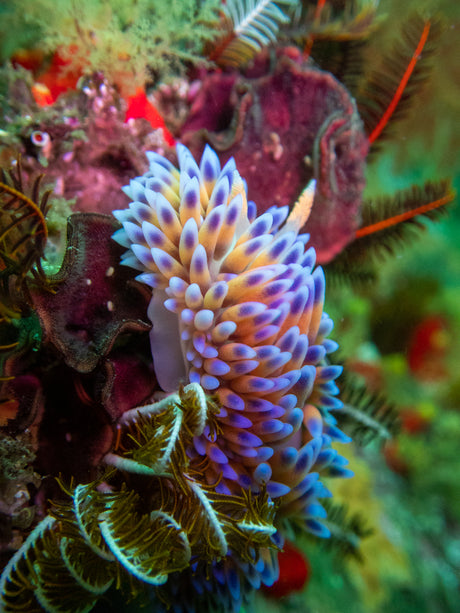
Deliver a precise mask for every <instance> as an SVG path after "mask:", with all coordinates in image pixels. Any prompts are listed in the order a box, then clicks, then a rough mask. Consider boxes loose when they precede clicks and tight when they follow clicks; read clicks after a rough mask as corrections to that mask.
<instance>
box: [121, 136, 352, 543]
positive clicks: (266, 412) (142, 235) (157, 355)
mask: <svg viewBox="0 0 460 613" xmlns="http://www.w3.org/2000/svg"><path fill="white" fill-rule="evenodd" d="M177 155H178V161H179V168H176V167H175V166H174V165H173V164H172V163H171V162H169V161H168V160H167V159H165V158H164V157H162V156H160V155H158V154H157V153H153V152H150V153H148V154H147V156H148V159H149V162H150V168H149V170H148V172H146V173H145V174H144V175H143V176H142V177H137V178H136V179H134V180H132V181H131V182H130V185H129V186H128V187H126V188H124V190H125V192H126V194H127V195H128V196H129V197H130V198H131V199H132V202H131V204H130V205H129V208H128V209H126V210H120V211H115V212H114V215H115V216H116V218H117V219H118V220H119V221H120V222H121V223H122V225H123V228H122V229H120V230H119V231H117V232H116V234H115V235H114V238H115V240H116V241H117V242H119V243H120V244H121V245H123V246H125V247H127V248H128V251H127V252H126V253H125V255H124V257H123V260H122V263H123V264H125V265H128V266H131V267H133V268H135V269H137V270H140V271H141V274H140V275H139V276H138V277H137V279H138V280H140V281H142V282H143V283H146V284H148V285H149V286H151V287H152V288H153V293H152V300H151V303H150V307H149V312H148V314H149V317H150V319H151V321H152V331H151V347H152V354H153V360H154V368H155V373H156V376H157V379H158V382H159V385H160V386H161V387H162V389H163V390H164V391H166V392H171V391H175V390H177V389H178V387H179V385H180V384H181V383H189V382H196V383H199V384H200V385H201V386H202V387H203V388H204V390H206V391H207V392H208V393H209V395H211V396H213V397H215V398H216V399H217V401H218V403H219V404H220V406H221V409H220V413H219V415H218V417H217V419H218V422H219V425H220V429H219V432H218V433H217V435H214V436H212V435H211V434H210V433H209V431H208V430H206V429H205V431H204V434H203V435H201V436H200V437H195V439H194V448H193V449H190V450H188V452H189V454H190V455H191V457H197V458H198V459H199V458H200V457H202V456H207V459H208V462H207V464H206V466H207V468H206V479H207V480H208V482H209V483H215V482H219V484H218V486H217V489H218V491H221V492H222V493H232V492H233V491H235V490H236V489H237V488H239V487H244V488H252V489H254V490H257V489H258V488H259V487H260V486H261V485H262V484H265V485H266V487H267V491H268V493H269V494H270V495H271V496H272V497H282V503H283V505H282V508H284V509H285V510H286V512H289V513H292V512H295V513H298V514H300V515H301V516H302V517H303V518H304V520H305V522H306V525H307V527H308V529H310V530H311V531H313V532H315V533H318V534H321V535H325V534H326V533H327V530H326V529H325V528H324V527H323V526H322V525H321V524H320V523H319V522H318V521H316V519H315V517H316V518H320V517H322V516H324V510H323V509H322V507H320V505H319V504H317V503H316V499H317V497H319V496H325V495H328V491H327V490H326V488H325V487H324V486H323V485H322V484H321V482H320V481H319V480H318V471H321V470H323V469H327V470H328V472H329V474H334V475H336V476H348V475H349V474H350V471H349V470H348V469H346V468H345V465H346V463H347V462H346V460H345V459H344V458H342V457H341V456H339V455H338V454H337V452H336V451H335V450H334V449H332V447H331V442H332V441H333V440H338V441H341V442H345V441H346V440H349V439H348V437H346V436H345V435H344V434H343V433H342V432H341V431H340V430H339V429H338V428H337V427H336V425H335V419H334V418H333V417H332V415H331V414H330V413H329V411H331V410H332V411H333V410H337V409H339V408H340V404H341V403H340V401H339V400H338V399H337V398H336V394H337V391H338V389H337V386H336V384H335V383H334V379H336V377H337V376H338V375H339V374H340V372H341V368H340V367H338V366H335V365H330V364H329V362H328V358H327V354H329V353H330V352H332V351H334V350H335V349H336V347H337V344H336V343H335V342H334V341H332V340H330V339H328V338H327V336H328V335H329V333H330V331H331V330H332V327H333V323H332V321H331V319H330V318H329V317H328V316H327V315H326V314H325V313H324V312H323V301H324V290H325V281H324V274H323V271H322V269H321V268H319V267H317V268H315V267H314V265H315V251H314V249H313V248H307V247H306V243H307V241H308V236H307V235H299V230H300V228H301V227H302V226H303V225H304V223H305V221H306V218H307V217H308V213H309V208H311V203H312V201H313V191H314V185H313V184H311V185H310V186H309V187H308V188H307V189H306V190H305V192H304V193H303V194H302V196H301V198H300V199H299V202H298V203H297V204H296V206H295V207H294V209H293V211H292V212H291V213H290V214H288V213H289V210H288V207H282V208H278V207H272V208H270V209H269V210H267V211H266V212H265V213H264V214H263V215H261V216H259V217H257V216H256V207H255V204H254V203H253V202H251V201H248V200H247V196H246V189H245V184H244V182H243V180H242V178H241V177H240V175H239V173H238V171H237V169H236V167H235V163H234V161H233V159H230V160H229V161H228V162H227V163H226V164H225V166H224V167H223V168H221V166H220V162H219V159H218V157H217V155H216V153H215V152H214V151H213V150H212V149H211V148H210V147H208V146H207V147H206V149H205V151H204V153H203V156H202V159H201V162H200V165H198V164H197V163H196V162H195V160H194V159H193V157H192V155H191V153H190V152H189V150H188V149H187V148H186V147H185V146H183V145H180V144H179V145H178V146H177Z"/></svg>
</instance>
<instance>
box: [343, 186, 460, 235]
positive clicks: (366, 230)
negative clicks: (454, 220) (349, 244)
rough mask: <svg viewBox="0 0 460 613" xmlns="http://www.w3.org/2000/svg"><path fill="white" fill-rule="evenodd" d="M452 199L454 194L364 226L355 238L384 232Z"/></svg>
mask: <svg viewBox="0 0 460 613" xmlns="http://www.w3.org/2000/svg"><path fill="white" fill-rule="evenodd" d="M453 197H454V194H452V193H450V194H447V195H446V196H443V197H442V198H439V199H438V200H433V202H429V203H428V204H422V205H421V206H419V207H417V208H416V209H413V210H412V211H405V212H404V213H400V214H399V215H394V216H393V217H389V218H388V219H383V220H382V221H378V222H377V223H373V224H371V225H369V226H364V227H363V228H359V230H357V231H356V234H355V238H363V236H369V234H375V233H376V232H380V231H381V230H386V228H389V227H391V226H395V225H397V224H398V223H402V222H403V221H407V220H408V219H411V218H412V217H415V216H416V215H423V214H424V213H426V212H428V211H431V210H432V209H437V208H438V207H440V206H443V205H444V204H447V203H448V202H450V201H451V200H452V199H453Z"/></svg>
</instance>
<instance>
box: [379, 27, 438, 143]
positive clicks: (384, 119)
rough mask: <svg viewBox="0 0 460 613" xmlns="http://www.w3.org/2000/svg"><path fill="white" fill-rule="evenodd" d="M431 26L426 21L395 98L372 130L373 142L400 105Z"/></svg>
mask: <svg viewBox="0 0 460 613" xmlns="http://www.w3.org/2000/svg"><path fill="white" fill-rule="evenodd" d="M430 28H431V24H430V22H429V21H427V22H426V23H425V26H424V28H423V32H422V34H421V36H420V39H419V41H418V45H417V48H416V49H415V51H414V54H413V55H412V58H411V60H410V62H409V64H408V66H407V68H406V70H405V72H404V74H403V77H402V79H401V81H400V83H399V85H398V87H397V89H396V91H395V94H394V96H393V98H392V99H391V102H390V104H389V105H388V107H387V110H386V111H385V113H384V114H383V115H382V117H381V119H380V121H379V122H378V124H377V125H376V126H375V128H374V129H373V130H372V132H371V134H370V135H369V142H370V143H373V142H374V141H375V140H376V139H377V138H378V137H379V136H380V134H381V133H382V130H383V129H384V128H385V126H386V125H387V123H388V121H389V120H390V117H391V116H392V115H393V113H394V111H395V109H396V107H397V106H398V103H399V101H400V99H401V96H402V95H403V93H404V90H405V89H406V86H407V83H408V81H409V79H410V77H411V75H412V73H413V71H414V68H415V65H416V63H417V62H418V60H419V59H420V55H421V53H422V51H423V47H424V46H425V44H426V41H427V39H428V34H429V32H430Z"/></svg>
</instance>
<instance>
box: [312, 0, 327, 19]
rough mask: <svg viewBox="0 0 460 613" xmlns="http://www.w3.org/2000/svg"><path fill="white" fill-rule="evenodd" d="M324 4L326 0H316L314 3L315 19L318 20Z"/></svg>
mask: <svg viewBox="0 0 460 613" xmlns="http://www.w3.org/2000/svg"><path fill="white" fill-rule="evenodd" d="M325 4H326V0H318V2H317V3H316V9H315V16H314V20H315V21H319V18H320V17H321V13H322V12H323V8H324V5H325Z"/></svg>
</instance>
